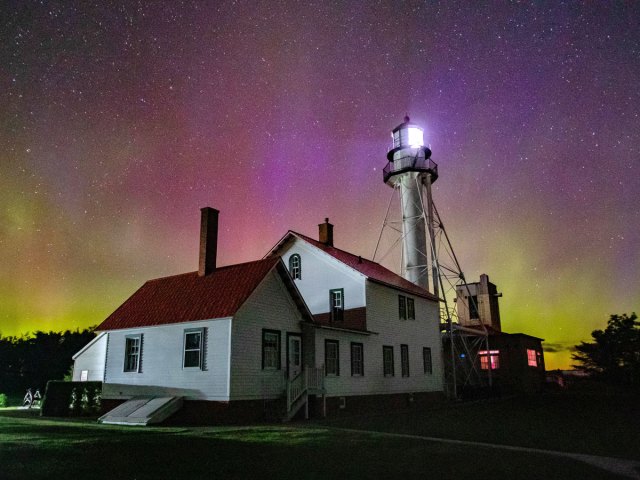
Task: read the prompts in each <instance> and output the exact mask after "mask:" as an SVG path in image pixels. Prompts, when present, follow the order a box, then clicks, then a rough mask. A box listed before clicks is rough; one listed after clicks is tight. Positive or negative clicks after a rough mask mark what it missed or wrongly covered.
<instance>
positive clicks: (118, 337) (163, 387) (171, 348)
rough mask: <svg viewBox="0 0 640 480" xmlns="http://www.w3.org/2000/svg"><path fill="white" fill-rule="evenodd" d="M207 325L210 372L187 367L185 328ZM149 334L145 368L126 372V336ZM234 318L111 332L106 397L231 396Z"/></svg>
mask: <svg viewBox="0 0 640 480" xmlns="http://www.w3.org/2000/svg"><path fill="white" fill-rule="evenodd" d="M203 327H204V328H206V329H207V333H206V346H205V370H201V369H198V368H188V369H184V368H183V367H182V360H183V341H184V331H185V330H186V329H190V328H203ZM137 334H142V335H143V342H142V360H141V361H142V365H141V372H125V371H124V357H125V338H126V336H127V335H137ZM230 335H231V318H223V319H217V320H204V321H197V322H187V323H176V324H170V325H160V326H156V327H145V328H135V329H127V330H116V331H110V332H109V342H108V348H107V367H106V374H105V385H104V388H103V394H104V397H105V398H125V397H129V396H132V395H138V394H174V395H181V396H184V397H185V398H186V399H189V400H219V401H225V400H228V399H229V343H230Z"/></svg>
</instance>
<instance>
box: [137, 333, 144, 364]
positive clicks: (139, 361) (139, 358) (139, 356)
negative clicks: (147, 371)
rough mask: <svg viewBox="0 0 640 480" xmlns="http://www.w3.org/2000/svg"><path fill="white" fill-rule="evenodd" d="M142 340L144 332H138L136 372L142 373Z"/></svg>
mask: <svg viewBox="0 0 640 480" xmlns="http://www.w3.org/2000/svg"><path fill="white" fill-rule="evenodd" d="M143 342H144V333H141V334H140V351H139V352H138V373H142V352H144V350H143V348H142V344H143Z"/></svg>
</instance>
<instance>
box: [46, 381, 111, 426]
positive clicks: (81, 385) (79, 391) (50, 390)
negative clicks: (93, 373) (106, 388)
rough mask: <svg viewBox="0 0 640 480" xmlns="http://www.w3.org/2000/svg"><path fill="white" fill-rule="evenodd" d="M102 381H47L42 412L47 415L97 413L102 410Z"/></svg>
mask: <svg viewBox="0 0 640 480" xmlns="http://www.w3.org/2000/svg"><path fill="white" fill-rule="evenodd" d="M101 394H102V383H101V382H63V381H54V380H52V381H50V382H49V383H47V391H46V393H45V396H44V399H43V403H42V409H41V411H40V414H41V415H43V416H47V417H67V416H79V415H95V414H97V413H99V411H100V397H101Z"/></svg>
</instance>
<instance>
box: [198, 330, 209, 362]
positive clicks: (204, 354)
mask: <svg viewBox="0 0 640 480" xmlns="http://www.w3.org/2000/svg"><path fill="white" fill-rule="evenodd" d="M208 331H209V329H208V328H207V327H203V328H202V358H201V359H200V368H201V369H202V370H206V369H207V347H208V343H209V336H208V335H207V333H208Z"/></svg>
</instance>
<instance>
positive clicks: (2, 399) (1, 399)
mask: <svg viewBox="0 0 640 480" xmlns="http://www.w3.org/2000/svg"><path fill="white" fill-rule="evenodd" d="M6 406H7V396H6V395H5V394H4V393H0V408H5V407H6Z"/></svg>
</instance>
